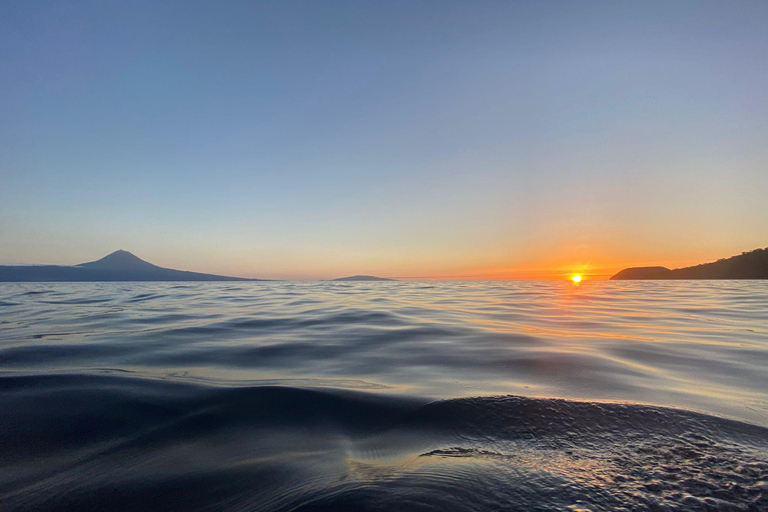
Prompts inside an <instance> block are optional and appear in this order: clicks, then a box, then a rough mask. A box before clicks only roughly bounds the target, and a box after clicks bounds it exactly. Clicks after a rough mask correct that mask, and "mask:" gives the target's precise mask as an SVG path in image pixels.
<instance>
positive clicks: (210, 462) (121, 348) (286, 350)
mask: <svg viewBox="0 0 768 512" xmlns="http://www.w3.org/2000/svg"><path fill="white" fill-rule="evenodd" d="M0 510H3V511H27V510H35V511H44V510H57V511H66V510H72V511H89V510H109V511H120V510H142V511H145V510H166V511H173V510H184V511H190V510H206V511H218V510H222V511H223V510H227V511H229V510H237V511H240V510H242V511H262V510H264V511H310V510H311V511H319V510H329V511H330V510H342V511H343V510H363V511H365V510H370V511H388V510H397V511H410V510H414V511H419V510H440V511H451V510H457V511H458V510H462V511H463V510H470V511H491V510H508V511H526V512H529V511H551V510H568V511H586V510H591V511H598V510H624V511H641V510H649V511H658V510H679V511H683V510H686V511H687V510H742V511H764V510H768V282H747V281H727V282H726V281H723V282H713V281H695V282H686V281H674V282H613V281H612V282H584V283H582V284H581V285H578V286H577V285H574V284H572V283H567V282H493V283H407V282H377V283H365V282H357V283H354V282H347V283H338V282H306V283H303V282H290V283H288V282H254V283H78V284H70V283H19V284H15V283H5V284H0Z"/></svg>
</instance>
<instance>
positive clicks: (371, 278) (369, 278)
mask: <svg viewBox="0 0 768 512" xmlns="http://www.w3.org/2000/svg"><path fill="white" fill-rule="evenodd" d="M332 281H396V279H387V278H386V277H376V276H349V277H340V278H338V279H332Z"/></svg>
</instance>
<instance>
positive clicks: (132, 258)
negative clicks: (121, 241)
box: [78, 249, 158, 270]
mask: <svg viewBox="0 0 768 512" xmlns="http://www.w3.org/2000/svg"><path fill="white" fill-rule="evenodd" d="M78 267H88V268H111V269H125V270H128V269H147V268H158V267H157V266H156V265H153V264H151V263H149V262H147V261H144V260H143V259H141V258H139V257H138V256H136V255H134V254H131V253H130V252H128V251H124V250H122V249H120V250H119V251H115V252H113V253H112V254H108V255H106V256H104V257H103V258H101V259H100V260H96V261H91V262H89V263H81V264H80V265H78Z"/></svg>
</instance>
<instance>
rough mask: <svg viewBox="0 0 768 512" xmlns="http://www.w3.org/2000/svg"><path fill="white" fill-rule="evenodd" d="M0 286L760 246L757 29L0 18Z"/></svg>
mask: <svg viewBox="0 0 768 512" xmlns="http://www.w3.org/2000/svg"><path fill="white" fill-rule="evenodd" d="M0 78H1V80H0V119H1V120H2V122H0V263H18V262H36V263H59V264H71V263H79V262H82V261H89V260H93V259H97V258H99V257H101V256H103V255H105V254H106V253H108V252H111V251H113V250H116V249H120V248H122V249H126V250H129V251H131V252H134V253H135V254H137V255H138V256H140V257H142V258H144V259H147V260H149V261H151V262H153V263H156V264H159V265H163V266H169V267H175V268H183V269H187V270H196V271H206V272H216V273H226V274H232V275H241V276H251V277H265V278H326V277H337V276H340V275H348V274H356V273H367V274H376V275H383V276H395V277H407V276H410V277H421V278H529V277H555V278H557V277H561V274H563V273H568V272H572V271H584V272H586V273H588V274H605V273H612V272H614V271H617V270H619V269H621V268H622V267H625V266H629V265H643V264H665V265H670V266H676V265H677V266H679V265H685V264H691V263H697V262H701V261H705V260H711V259H717V258H719V257H725V256H730V255H733V254H736V253H739V252H741V251H745V250H750V249H754V248H757V247H765V246H768V2H766V1H765V0H759V1H755V2H739V1H727V2H726V1H717V2H706V1H690V2H686V1H673V2H672V1H668V0H664V1H660V2H649V1H642V2H641V1H638V2H614V1H611V2H592V1H574V2H547V1H530V2H514V1H507V2H488V1H479V2H471V1H461V2H449V1H442V0H441V1H437V0H435V1H431V2H418V1H410V0H409V1H391V0H387V1H380V2H373V1H349V2H334V1H306V2H301V1H290V2H254V1H242V2H228V1H205V2H195V1H189V0H184V1H177V2H172V1H162V2H158V1H155V0H153V1H150V2H141V1H136V0H131V1H125V2H105V1H102V0H97V1H93V2H64V1H56V2H44V1H37V0H36V1H29V0H22V1H10V0H4V1H3V2H2V3H0Z"/></svg>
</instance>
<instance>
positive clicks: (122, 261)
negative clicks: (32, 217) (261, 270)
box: [0, 250, 258, 282]
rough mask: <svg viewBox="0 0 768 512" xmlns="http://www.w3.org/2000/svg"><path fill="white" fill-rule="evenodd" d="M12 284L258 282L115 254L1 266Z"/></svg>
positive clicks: (3, 275) (0, 271)
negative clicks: (74, 260)
mask: <svg viewBox="0 0 768 512" xmlns="http://www.w3.org/2000/svg"><path fill="white" fill-rule="evenodd" d="M3 281H5V282H8V281H24V282H28V281H38V282H42V281H258V279H245V278H242V277H227V276H217V275H214V274H201V273H198V272H187V271H185V270H174V269H170V268H163V267H158V266H157V265H153V264H152V263H149V262H147V261H144V260H142V259H141V258H138V257H137V256H134V255H133V254H131V253H130V252H128V251H123V250H120V251H115V252H113V253H112V254H109V255H107V256H105V257H103V258H101V259H100V260H96V261H91V262H89V263H81V264H79V265H71V266H65V265H0V282H3Z"/></svg>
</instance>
